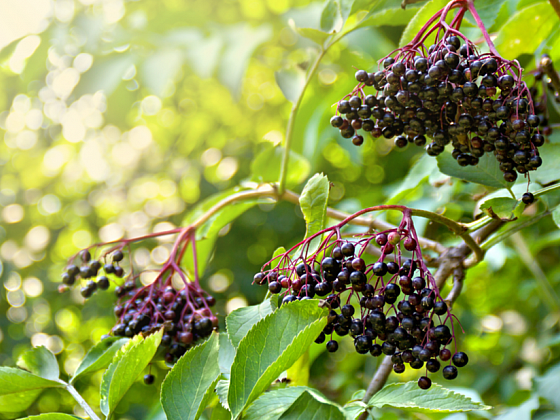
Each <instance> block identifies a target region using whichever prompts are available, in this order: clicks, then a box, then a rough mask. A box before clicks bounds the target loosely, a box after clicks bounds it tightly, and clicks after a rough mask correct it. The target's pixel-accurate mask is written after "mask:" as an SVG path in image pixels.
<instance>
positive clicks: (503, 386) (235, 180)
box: [0, 0, 560, 420]
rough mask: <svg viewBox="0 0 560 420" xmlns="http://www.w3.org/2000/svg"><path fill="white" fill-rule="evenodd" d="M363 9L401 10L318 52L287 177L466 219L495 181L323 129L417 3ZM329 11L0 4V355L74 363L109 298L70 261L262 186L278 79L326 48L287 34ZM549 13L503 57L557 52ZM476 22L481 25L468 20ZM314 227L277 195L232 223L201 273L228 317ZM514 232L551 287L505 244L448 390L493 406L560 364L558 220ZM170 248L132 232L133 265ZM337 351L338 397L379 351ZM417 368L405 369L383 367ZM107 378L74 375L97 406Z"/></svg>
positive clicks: (174, 4)
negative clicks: (272, 261) (282, 251)
mask: <svg viewBox="0 0 560 420" xmlns="http://www.w3.org/2000/svg"><path fill="white" fill-rule="evenodd" d="M438 3H441V4H442V5H443V4H444V3H445V2H441V1H440V2H438ZM477 3H480V5H482V6H483V8H484V11H486V13H485V14H484V13H481V14H483V17H484V19H485V23H487V25H488V27H489V29H490V32H492V33H495V32H499V31H500V30H501V28H503V27H506V22H507V21H508V19H510V18H511V17H512V16H513V15H515V13H519V12H518V11H519V10H525V8H530V7H533V6H534V5H535V4H537V5H540V7H546V6H547V2H535V1H524V0H510V1H496V0H493V1H489V2H482V1H480V2H477ZM360 4H361V7H362V9H364V10H367V9H368V8H375V7H380V5H381V4H382V6H383V7H389V8H391V9H390V11H391V12H390V13H387V14H386V15H383V14H382V15H381V17H380V18H378V19H376V20H374V21H372V22H370V25H367V26H365V27H363V28H361V29H359V30H356V31H353V32H352V33H351V34H349V35H348V36H347V37H345V38H344V39H343V40H342V41H340V42H339V43H337V44H336V45H334V46H333V47H332V48H330V49H329V51H328V52H327V54H326V56H325V58H324V59H323V61H322V63H321V65H320V68H319V71H318V75H317V77H316V78H314V79H313V81H312V83H311V85H310V86H309V88H308V91H307V93H306V95H305V97H304V100H303V103H302V106H301V109H300V112H299V114H298V118H297V120H296V131H295V137H294V146H293V150H294V151H295V152H296V153H298V155H299V157H300V159H299V160H297V165H296V167H297V168H296V170H295V171H294V172H293V173H292V182H291V183H290V185H289V186H290V187H291V188H292V189H294V190H295V191H298V192H299V191H301V188H302V185H303V183H304V181H305V180H306V179H307V178H308V177H309V176H310V175H312V174H313V173H316V172H324V173H325V174H326V175H328V177H329V180H330V181H331V182H332V183H333V186H332V189H331V193H330V205H332V206H335V207H337V208H339V209H342V210H345V211H349V212H351V211H357V210H359V209H361V208H363V207H366V206H371V205H376V204H383V203H385V202H386V201H387V200H389V199H393V200H395V201H398V202H399V203H401V204H407V205H410V206H413V207H418V208H424V209H428V210H433V211H435V210H437V211H439V212H442V213H445V215H446V216H447V217H450V218H453V219H455V220H459V221H464V222H469V221H472V220H473V217H474V216H475V211H476V207H477V201H476V200H477V199H478V198H480V197H481V196H482V195H481V194H483V193H485V192H487V190H488V189H487V188H485V187H482V186H477V185H474V184H467V183H464V182H461V181H457V180H452V179H450V178H448V177H446V176H444V175H442V174H441V173H439V171H438V170H437V166H436V163H435V159H430V158H426V157H424V158H422V160H421V161H420V163H418V164H417V165H416V166H415V168H416V171H417V172H415V175H413V176H411V177H409V178H406V175H407V173H408V172H409V170H410V168H411V167H412V166H413V165H414V164H415V163H416V162H417V161H418V160H419V159H420V158H421V157H422V156H423V154H424V153H423V151H422V150H421V149H418V148H412V147H411V148H409V149H407V150H404V151H402V150H393V142H392V140H384V139H378V140H376V142H375V143H374V142H373V141H371V139H369V140H367V141H366V142H365V144H364V145H363V146H362V147H361V148H356V147H354V146H353V145H352V144H351V143H350V142H349V141H343V139H340V138H339V136H338V134H337V131H336V130H333V129H332V128H331V127H330V126H329V118H330V116H331V114H332V112H333V108H332V104H334V103H335V102H336V101H337V100H338V99H339V98H340V97H342V96H344V95H345V94H346V93H347V92H349V91H350V90H351V89H352V87H353V86H354V85H355V80H354V71H355V69H356V68H365V69H372V68H374V67H375V66H376V61H377V60H378V59H380V58H381V57H383V56H385V55H387V54H388V53H390V52H391V51H392V50H394V49H395V48H396V47H397V45H398V42H399V39H400V36H401V34H402V31H403V29H404V27H405V25H406V24H407V23H408V21H409V20H410V19H411V18H412V17H413V16H414V14H415V13H416V12H417V11H418V8H419V7H420V5H413V6H409V7H408V8H407V10H406V11H403V10H400V8H399V5H400V1H370V2H368V1H365V0H364V1H361V3H360ZM543 4H544V6H543ZM322 7H323V4H322V3H318V2H312V1H309V0H241V1H232V0H221V1H217V0H207V1H200V0H189V1H180V0H143V1H124V0H56V1H49V0H18V1H17V2H16V1H11V0H2V1H0V132H1V134H2V139H3V141H0V171H1V177H0V216H1V217H0V222H1V226H0V279H1V282H2V284H3V287H2V289H1V290H2V291H1V294H0V364H2V365H8V366H12V365H14V364H15V361H16V360H17V358H18V356H19V355H20V354H21V353H22V352H24V351H25V350H26V349H28V348H29V347H30V346H32V345H33V346H37V345H46V346H47V347H48V348H49V349H51V350H52V351H53V352H54V353H56V354H57V355H58V358H59V361H60V362H61V365H62V366H63V369H64V371H65V372H66V373H72V372H73V371H74V369H75V368H76V366H77V362H78V361H79V360H80V359H81V358H82V357H83V356H84V354H85V352H86V351H87V350H88V349H89V347H90V346H91V345H92V343H94V342H96V341H98V340H99V339H100V337H101V336H102V335H103V334H105V333H107V332H108V331H109V329H110V328H111V327H112V325H113V323H114V317H113V315H112V304H113V301H114V295H113V294H112V293H98V294H97V295H96V296H95V297H94V298H92V299H91V300H90V301H88V303H87V304H85V305H84V303H83V299H82V298H81V296H80V294H79V289H78V288H77V289H74V290H73V291H72V292H71V293H66V294H59V293H58V292H57V288H58V285H59V279H60V274H61V271H62V269H63V267H64V264H65V261H66V260H67V258H69V257H70V256H71V255H72V254H73V253H75V252H76V251H78V250H79V249H81V248H83V247H85V246H88V245H90V244H92V243H94V242H99V241H110V240H114V239H118V238H121V237H134V236H138V235H142V234H145V233H150V232H153V231H157V230H165V229H169V228H172V227H174V226H181V225H182V224H184V219H185V218H186V217H187V215H188V214H189V212H190V211H191V210H192V209H193V208H194V207H195V205H196V204H197V203H198V202H200V201H201V200H204V199H205V198H208V197H210V196H212V195H213V194H216V193H219V192H221V191H226V190H228V189H231V188H233V187H235V186H236V185H239V184H244V183H245V184H246V185H248V184H247V183H250V182H251V181H255V180H258V178H259V174H258V173H256V174H255V173H253V171H252V169H251V162H252V161H253V160H254V159H255V157H256V156H258V155H259V154H260V153H263V151H267V150H269V149H270V148H271V147H272V146H275V145H278V144H281V143H282V141H283V139H284V135H285V127H286V123H287V120H288V116H289V112H290V108H291V103H290V102H288V101H287V100H286V99H285V98H284V96H283V94H282V91H281V90H280V88H279V87H278V85H277V82H276V78H275V72H277V71H286V70H289V71H290V73H281V74H294V73H297V72H298V71H299V72H301V71H302V70H305V69H307V67H308V66H309V64H310V62H311V61H312V60H313V59H314V58H315V57H316V55H317V45H316V44H314V43H313V42H312V41H310V40H308V39H305V38H303V37H301V36H300V35H298V33H297V32H296V31H294V30H293V27H294V26H297V27H314V28H317V27H319V25H320V18H321V10H322ZM548 7H550V6H548ZM539 13H541V15H542V16H544V14H542V12H539ZM547 16H548V17H547V19H548V20H547V21H546V22H544V23H543V25H544V26H541V29H540V30H539V31H536V30H535V31H536V32H535V31H532V30H527V31H525V32H526V33H524V32H523V31H520V32H519V36H521V41H522V42H521V43H518V45H517V46H513V47H512V46H509V47H508V48H506V49H507V54H504V55H505V56H506V58H509V59H513V58H518V59H519V60H520V62H521V63H522V65H523V66H524V67H525V68H526V69H527V70H531V69H534V68H535V63H536V60H538V57H539V56H540V53H541V52H543V51H551V52H553V59H554V60H555V62H556V61H557V60H558V59H559V58H560V56H559V55H560V52H558V50H559V49H558V48H554V46H555V45H556V43H557V42H558V40H560V37H559V36H558V30H557V28H556V29H555V26H556V27H557V26H558V25H557V20H558V18H557V16H556V15H555V14H554V12H553V11H552V8H550V13H548V14H547ZM550 16H552V21H550ZM550 22H552V25H551V24H550ZM547 24H548V26H547ZM465 32H466V33H468V34H469V35H471V36H472V37H473V39H477V38H478V37H480V33H477V31H476V30H474V29H472V28H471V27H470V26H469V23H468V22H467V23H466V28H465ZM507 41H508V43H506V41H503V44H504V45H505V46H506V47H507V46H508V45H509V41H511V39H507ZM280 77H282V76H280ZM529 79H530V77H529ZM553 106H554V101H552V102H551V105H550V107H553ZM551 112H552V113H554V112H555V111H554V110H553V109H552V108H551ZM550 142H551V144H552V145H555V143H560V139H556V137H555V135H553V136H552V137H551V139H550ZM277 156H278V159H279V156H280V155H277ZM558 156H560V154H559V155H558ZM276 164H278V162H276ZM547 164H551V163H550V161H547V160H546V158H545V165H547ZM552 165H557V162H553V163H552ZM556 168H557V166H556ZM559 172H560V171H559ZM559 177H560V174H559ZM556 179H557V178H556ZM519 185H520V187H519V191H518V192H521V191H522V190H523V188H524V184H523V181H521V182H520V184H519ZM516 191H517V189H516ZM473 197H474V198H473ZM418 225H419V227H420V231H422V232H423V234H424V235H425V236H428V237H433V238H436V239H438V240H440V241H442V242H444V243H446V244H453V243H455V242H454V241H455V239H454V238H453V237H452V236H451V235H450V234H449V233H448V232H447V231H445V230H443V229H441V228H440V227H438V226H435V225H432V224H426V223H425V221H423V220H419V221H418ZM304 232H305V225H304V222H303V219H302V216H301V213H300V211H299V209H298V208H297V207H296V206H294V205H293V204H290V203H286V202H281V203H279V204H277V205H270V204H264V205H260V206H256V207H254V208H252V209H251V210H249V211H247V212H246V213H244V214H243V215H242V216H241V217H239V218H238V219H237V220H236V221H235V222H234V223H232V224H231V225H228V226H226V228H224V229H223V230H222V232H221V237H220V238H219V240H218V241H217V244H216V248H215V252H214V254H213V257H212V259H211V261H210V263H209V264H208V266H207V269H206V271H205V275H204V277H203V280H202V284H203V287H205V288H206V289H207V290H208V291H210V292H211V293H212V294H214V295H215V296H216V298H217V299H218V304H217V313H218V314H219V315H221V317H220V320H221V322H222V324H223V316H224V315H226V314H227V313H229V312H231V311H232V310H233V309H235V308H237V307H240V306H244V305H247V304H255V303H257V302H259V301H260V300H261V299H262V298H263V296H264V292H265V291H264V289H262V288H258V287H256V286H252V285H251V281H252V276H253V273H255V272H256V271H258V270H259V269H260V266H261V265H262V264H263V263H264V262H265V261H266V260H267V259H268V258H269V257H270V256H271V255H272V253H273V251H274V250H275V249H276V248H277V247H279V246H287V245H291V244H292V245H293V244H294V243H296V242H297V241H298V240H299V239H300V238H301V237H302V236H303V234H304ZM523 236H524V238H525V240H526V242H527V243H528V245H529V251H528V252H529V255H530V258H529V259H530V260H531V259H533V260H534V261H537V263H538V264H540V266H541V267H542V269H543V270H544V273H543V276H544V279H543V278H542V277H541V278H540V281H541V283H539V282H538V281H536V280H535V274H534V271H531V270H529V269H528V268H527V267H526V266H525V265H524V263H523V260H522V259H520V258H519V255H518V249H517V248H516V247H515V246H514V245H515V244H514V241H506V242H505V243H503V244H499V245H498V246H496V247H494V248H492V249H491V251H490V252H489V253H488V255H487V257H486V260H485V262H483V263H481V264H480V265H478V266H477V267H475V268H473V269H471V270H470V271H469V272H468V275H467V280H466V282H465V288H464V292H463V294H462V296H461V297H460V298H459V300H458V303H457V305H456V308H455V311H456V313H457V315H458V317H459V319H460V320H461V322H462V325H463V328H464V329H465V331H466V334H464V335H461V336H460V339H459V341H460V345H461V348H462V349H463V350H465V351H467V352H468V353H469V357H470V360H471V363H470V364H469V366H468V367H467V368H465V369H464V371H465V372H464V373H462V374H461V375H460V376H459V378H458V380H457V381H456V382H454V383H452V384H451V385H453V386H456V387H470V388H472V389H471V390H470V391H469V392H476V393H478V394H479V395H480V396H481V397H482V398H483V400H484V401H485V403H487V404H490V405H494V406H497V408H498V411H499V409H501V408H503V407H505V406H509V405H512V406H516V405H519V404H520V403H521V402H522V401H524V400H526V399H527V398H529V396H530V395H531V392H530V390H531V389H532V387H533V384H532V379H533V378H535V377H537V376H539V375H541V374H542V373H543V372H544V371H546V369H547V368H548V367H549V366H552V365H553V364H554V363H555V362H557V361H558V359H559V358H560V348H559V345H560V334H559V324H558V322H559V316H560V312H559V311H560V307H558V306H555V305H554V303H552V304H547V302H548V301H547V300H546V299H543V288H542V282H543V281H544V282H550V284H551V285H552V287H553V288H554V289H556V291H557V292H560V280H559V277H560V266H559V265H558V261H559V260H560V250H559V248H558V244H559V243H560V231H559V230H558V229H557V228H556V227H555V226H554V224H553V222H552V221H551V220H550V218H548V219H543V220H542V221H541V222H539V223H538V224H536V225H535V226H532V227H531V228H529V229H527V230H526V231H524V232H523ZM517 240H518V239H516V241H517ZM171 244H172V243H171V242H170V241H169V240H167V239H166V240H161V241H151V242H150V241H147V242H146V243H140V244H138V245H136V246H135V247H134V248H133V254H132V255H133V260H134V262H135V264H136V265H137V266H138V267H140V268H153V267H157V266H158V264H161V263H162V262H163V261H164V260H165V258H166V257H167V256H168V253H169V249H170V246H171ZM539 284H541V286H540V285H539ZM342 350H343V351H340V352H338V353H336V354H334V355H327V354H325V353H323V354H321V355H320V356H319V357H318V358H317V360H316V361H315V363H314V364H313V366H312V375H311V384H312V385H314V386H316V387H317V388H319V389H320V390H321V391H323V392H324V393H325V394H326V395H328V396H329V397H332V398H333V399H335V400H337V401H339V402H342V403H343V402H345V401H347V400H348V399H349V398H350V396H351V395H352V393H353V392H355V391H356V390H358V389H361V388H364V387H366V386H367V383H368V382H369V379H370V378H371V375H372V373H373V372H374V371H375V368H376V363H377V360H376V359H374V358H372V357H364V356H360V355H358V354H356V353H355V352H354V351H353V348H352V343H351V340H350V339H345V340H342ZM317 351H318V350H317ZM163 375H164V373H163V372H159V374H158V375H157V377H158V380H159V381H161V380H162V379H163ZM416 376H417V372H414V371H412V372H411V371H407V372H406V373H405V374H403V375H401V376H400V377H397V376H396V375H392V376H391V378H390V380H412V379H414V378H416ZM434 376H435V377H436V379H435V380H436V382H440V383H441V382H443V381H442V379H441V377H440V375H439V374H438V375H434ZM558 376H559V377H560V374H558ZM100 380H101V375H100V374H98V375H95V376H94V377H93V378H91V380H88V381H83V380H82V382H80V383H78V388H79V389H80V390H81V391H83V394H84V395H85V396H86V399H88V400H90V399H91V400H92V401H96V400H98V390H99V384H100ZM558 380H559V381H560V379H558ZM445 385H450V384H449V383H445ZM556 389H557V388H556ZM157 397H158V395H157V393H156V392H153V391H152V390H149V389H148V388H147V387H146V386H144V385H141V384H140V383H139V384H137V385H136V386H135V387H134V388H133V390H132V391H131V392H130V393H129V394H128V395H127V398H126V399H125V401H124V402H123V403H122V404H121V406H120V408H119V411H120V414H119V415H118V416H117V418H120V419H144V418H149V416H148V415H147V414H146V412H148V411H150V410H152V408H153V407H154V405H155V403H156V401H157ZM545 408H546V407H545ZM54 410H57V411H65V412H75V413H77V414H82V413H81V412H80V411H79V409H77V408H75V407H74V402H73V400H71V399H70V397H69V396H68V395H67V394H64V393H59V391H57V390H50V391H46V392H44V393H43V394H42V395H41V397H40V398H39V399H38V400H37V402H36V403H35V404H34V405H33V406H32V407H31V408H30V409H29V410H28V413H27V414H36V413H39V412H48V411H54ZM74 410H76V411H74ZM495 412H497V411H495ZM546 415H547V414H546V413H545V414H544V415H543V416H540V417H539V418H545V416H546ZM410 416H413V417H415V418H432V417H428V416H427V415H418V416H416V415H410ZM431 416H433V415H431ZM469 416H470V417H471V415H469ZM473 416H474V417H477V416H478V415H473ZM537 416H538V415H537ZM436 417H437V416H435V417H433V418H436ZM441 417H443V416H441ZM383 418H387V419H394V418H407V417H406V415H405V414H402V413H400V414H396V412H395V413H392V412H388V413H385V414H384V417H383ZM449 418H451V417H449ZM465 418H466V415H464V414H460V415H455V416H454V417H453V419H454V420H461V419H465ZM512 418H522V417H512ZM525 418H530V417H525ZM534 418H536V417H534ZM548 418H550V419H552V418H555V417H548Z"/></svg>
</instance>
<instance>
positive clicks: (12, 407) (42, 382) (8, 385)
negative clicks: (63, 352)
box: [0, 367, 64, 413]
mask: <svg viewBox="0 0 560 420" xmlns="http://www.w3.org/2000/svg"><path fill="white" fill-rule="evenodd" d="M60 387H64V384H62V383H60V382H55V381H51V380H48V379H43V378H41V377H39V376H36V375H33V374H32V373H29V372H27V371H25V370H22V369H16V368H9V367H0V412H2V413H6V412H7V413H17V412H20V411H23V410H26V409H27V408H28V407H29V406H30V405H31V404H32V403H33V401H35V399H36V398H37V397H38V396H39V394H40V393H41V392H42V391H43V389H46V388H60Z"/></svg>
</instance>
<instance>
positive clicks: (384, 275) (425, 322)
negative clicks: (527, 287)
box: [254, 220, 468, 389]
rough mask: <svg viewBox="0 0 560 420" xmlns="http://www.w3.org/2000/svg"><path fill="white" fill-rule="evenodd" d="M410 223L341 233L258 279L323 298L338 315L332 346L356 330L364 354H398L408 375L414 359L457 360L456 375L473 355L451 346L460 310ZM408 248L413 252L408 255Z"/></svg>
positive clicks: (330, 327)
mask: <svg viewBox="0 0 560 420" xmlns="http://www.w3.org/2000/svg"><path fill="white" fill-rule="evenodd" d="M406 224H408V229H403V226H406ZM406 224H403V223H401V226H400V227H399V229H393V230H390V231H386V232H381V233H378V234H375V235H369V236H368V235H366V236H365V237H363V238H362V239H360V240H358V241H350V240H346V239H342V238H337V239H336V240H335V241H333V242H331V243H329V244H327V245H325V247H324V248H323V249H322V250H319V251H318V252H316V253H315V254H313V255H311V256H309V257H304V256H303V257H300V258H298V259H296V260H295V261H294V260H291V259H289V256H288V255H283V256H281V257H280V259H279V260H276V263H278V266H277V267H276V268H274V269H271V270H264V271H261V272H259V273H257V274H256V275H255V277H254V282H255V283H257V284H267V285H268V290H269V291H270V292H271V293H273V294H279V293H283V298H282V304H286V303H289V302H292V301H295V300H300V299H312V298H314V297H320V298H323V299H324V304H328V305H329V306H330V313H329V315H328V324H327V326H326V327H325V328H324V330H323V331H322V332H321V334H320V335H319V337H317V339H316V343H324V342H325V341H326V348H327V350H328V351H329V352H335V351H337V350H338V342H337V340H336V339H335V337H343V336H346V335H350V336H351V337H352V338H353V339H354V347H355V349H356V351H357V352H358V353H360V354H367V353H369V354H371V355H372V356H375V357H377V356H380V355H382V354H385V355H388V356H391V360H392V362H393V371H394V372H395V373H403V372H404V371H405V369H406V365H409V366H410V367H411V368H413V369H422V368H424V367H425V369H426V371H427V372H431V373H434V372H437V371H439V370H440V368H441V362H448V361H450V362H449V364H448V365H447V366H445V367H443V376H444V378H446V379H455V378H456V377H457V373H458V372H457V367H463V366H465V365H466V364H467V362H468V357H467V355H466V354H465V353H463V352H455V353H454V354H453V353H452V351H451V350H450V349H449V348H448V347H450V346H451V345H452V343H453V341H454V333H453V331H452V328H453V316H452V315H451V312H450V310H449V308H448V306H447V304H446V303H445V301H444V300H443V299H442V298H441V296H440V294H439V290H438V287H437V285H436V283H435V280H434V278H433V277H432V275H431V274H430V272H429V270H428V269H427V267H426V265H425V263H424V261H423V258H422V255H421V251H420V248H419V246H418V244H417V239H416V233H415V232H414V230H413V229H414V228H413V226H412V222H411V220H408V221H407V222H406ZM373 243H375V244H377V246H379V247H380V254H381V256H380V257H379V259H378V260H377V261H376V262H373V263H370V264H367V263H366V262H365V260H364V259H363V258H362V254H363V253H364V251H365V249H366V248H367V247H368V246H372V244H373ZM302 246H305V243H304V244H303V245H302ZM403 248H404V253H406V252H407V251H409V252H410V253H411V254H412V255H411V258H405V255H404V253H403ZM446 324H449V325H450V326H451V329H450V328H449V326H448V325H446ZM418 384H419V386H420V387H421V388H423V389H427V388H429V387H430V386H431V381H430V379H429V378H428V377H427V376H422V377H421V378H420V380H419V381H418Z"/></svg>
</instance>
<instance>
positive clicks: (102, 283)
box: [97, 276, 109, 290]
mask: <svg viewBox="0 0 560 420" xmlns="http://www.w3.org/2000/svg"><path fill="white" fill-rule="evenodd" d="M97 287H99V289H101V290H107V289H108V288H109V279H108V278H107V277H105V276H101V277H99V278H98V279H97Z"/></svg>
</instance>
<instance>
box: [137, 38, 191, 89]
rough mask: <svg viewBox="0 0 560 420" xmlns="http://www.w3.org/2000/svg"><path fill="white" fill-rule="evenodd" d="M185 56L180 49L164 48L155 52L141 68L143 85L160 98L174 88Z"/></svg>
mask: <svg viewBox="0 0 560 420" xmlns="http://www.w3.org/2000/svg"><path fill="white" fill-rule="evenodd" d="M183 61H184V54H183V51H181V50H180V49H179V48H170V47H169V46H167V47H165V46H162V47H161V48H158V49H157V50H155V51H153V52H152V53H151V54H150V55H149V56H148V57H147V58H146V59H145V60H144V62H143V63H142V66H141V67H140V77H141V79H142V85H143V86H145V87H146V88H148V89H149V90H150V91H151V92H152V93H153V94H155V95H158V96H159V97H164V96H166V94H167V93H169V92H171V91H172V90H173V88H174V81H175V80H176V79H177V76H178V74H179V72H180V70H181V67H182V65H183Z"/></svg>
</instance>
